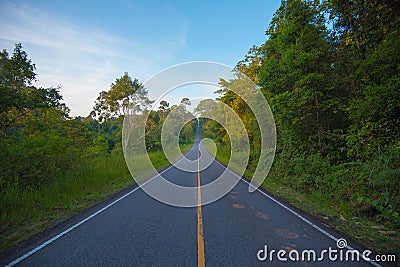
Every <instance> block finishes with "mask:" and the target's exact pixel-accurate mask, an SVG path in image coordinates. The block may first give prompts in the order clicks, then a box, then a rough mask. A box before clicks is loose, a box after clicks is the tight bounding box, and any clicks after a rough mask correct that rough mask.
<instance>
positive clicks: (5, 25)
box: [0, 2, 186, 116]
mask: <svg viewBox="0 0 400 267" xmlns="http://www.w3.org/2000/svg"><path fill="white" fill-rule="evenodd" d="M56 15H57V14H55V15H53V14H48V13H46V11H44V10H40V9H38V8H35V7H31V6H29V5H20V6H17V5H15V4H13V3H7V2H6V3H2V7H1V9H0V45H1V48H7V50H9V52H11V50H12V49H13V45H14V44H15V43H16V42H21V43H22V45H23V46H24V49H25V50H26V51H27V52H28V54H29V57H30V58H31V59H32V61H33V62H34V63H36V66H37V73H38V82H37V83H36V85H37V86H43V87H50V86H57V85H62V89H61V94H62V95H63V96H64V100H65V102H66V104H67V105H68V106H69V107H70V108H71V109H72V112H71V115H73V116H76V115H83V116H86V115H88V114H89V112H90V110H91V107H92V106H93V102H94V100H95V99H96V97H97V95H98V93H99V92H100V91H102V90H107V89H108V87H109V84H110V83H111V82H113V81H114V80H115V78H117V77H120V76H121V75H122V74H123V72H125V71H128V72H129V74H130V75H131V76H132V77H133V78H138V79H139V80H140V81H142V82H144V80H146V79H147V78H148V77H150V76H151V75H152V74H154V73H155V72H157V71H160V70H161V69H162V67H165V66H166V64H168V62H169V61H171V60H173V56H174V54H173V53H174V51H176V50H177V49H181V48H183V47H184V46H185V45H186V41H185V34H186V33H185V31H183V32H182V31H181V32H178V33H177V34H176V38H175V41H170V40H169V41H168V42H166V43H164V44H163V43H162V42H160V43H151V44H149V43H145V42H141V41H140V40H133V39H128V38H127V37H125V36H118V35H116V34H111V33H108V32H104V31H102V30H101V29H99V28H96V27H90V26H87V25H85V26H82V25H76V24H74V23H71V22H69V21H66V20H65V19H63V17H62V16H57V17H56ZM165 47H168V49H165Z"/></svg>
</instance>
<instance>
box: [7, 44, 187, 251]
mask: <svg viewBox="0 0 400 267" xmlns="http://www.w3.org/2000/svg"><path fill="white" fill-rule="evenodd" d="M35 79H36V66H35V64H33V63H32V62H31V60H30V59H29V58H28V55H27V53H26V52H25V51H24V50H23V49H22V45H21V44H19V43H18V44H16V45H15V49H14V51H13V53H12V55H11V56H10V55H9V54H8V52H7V51H6V50H5V49H3V51H2V52H1V54H0V192H1V196H0V211H1V213H0V214H1V217H0V225H1V226H0V232H2V236H1V239H0V243H1V244H0V249H3V248H4V247H7V246H9V245H10V244H13V243H15V242H16V241H18V240H20V239H23V238H24V237H26V236H29V235H32V234H34V233H35V232H37V231H40V230H42V229H44V228H46V226H49V225H51V224H52V223H53V221H54V220H57V219H59V218H60V217H64V216H65V217H66V216H68V215H70V214H71V212H76V211H78V210H81V209H83V208H85V207H87V206H88V205H92V204H93V203H95V202H96V201H99V200H100V199H102V198H104V197H106V196H108V195H109V194H111V193H113V192H116V191H117V190H120V189H122V188H124V187H127V186H128V185H131V184H132V183H133V182H134V181H133V179H132V177H131V176H130V174H129V171H128V169H127V167H126V163H125V160H124V156H123V153H122V145H121V138H122V121H123V115H124V114H126V113H129V114H133V113H140V112H143V111H145V110H149V109H150V107H151V104H152V103H153V101H151V100H150V99H149V98H148V96H147V90H146V89H145V88H144V87H143V86H142V84H141V83H140V82H139V81H138V80H137V79H132V78H131V77H130V76H129V75H128V73H125V74H124V75H122V76H121V78H117V79H116V80H115V82H113V83H111V85H110V88H109V90H107V91H101V92H100V94H99V97H98V98H97V100H96V101H95V104H94V107H93V111H92V112H91V113H90V115H89V116H87V117H75V118H71V117H70V115H69V112H70V109H69V108H68V107H67V106H66V105H65V104H64V103H63V102H62V100H63V98H62V96H61V94H60V89H61V88H59V87H57V88H36V87H34V86H33V85H32V84H33V82H34V81H35ZM182 101H183V103H186V102H187V101H185V99H183V100H182ZM189 104H190V103H189ZM178 107H179V108H182V109H186V106H185V105H180V106H172V107H170V106H169V103H167V102H166V101H161V103H160V107H159V109H158V110H151V111H150V116H149V118H148V121H147V125H146V136H145V137H146V145H147V149H148V151H149V152H150V154H149V155H150V158H151V160H152V161H153V163H154V165H155V167H156V168H160V167H163V166H166V165H168V161H167V160H166V158H165V156H164V154H163V152H162V151H161V143H160V136H161V129H162V123H163V121H164V120H165V119H166V117H167V115H168V114H169V112H171V110H172V109H174V108H178ZM194 125H195V124H194V122H192V123H188V124H187V125H186V126H185V127H184V128H183V129H182V131H181V133H180V143H181V144H182V145H183V147H185V148H186V149H187V148H188V146H189V144H190V143H191V142H193V139H194Z"/></svg>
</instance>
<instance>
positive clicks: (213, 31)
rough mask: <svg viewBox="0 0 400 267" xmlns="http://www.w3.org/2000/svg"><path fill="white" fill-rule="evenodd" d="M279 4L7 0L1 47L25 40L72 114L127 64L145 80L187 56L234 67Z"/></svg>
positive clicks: (44, 83) (40, 76)
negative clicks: (57, 88) (59, 88)
mask: <svg viewBox="0 0 400 267" xmlns="http://www.w3.org/2000/svg"><path fill="white" fill-rule="evenodd" d="M279 5H280V0H253V1H239V0H232V1H222V0H221V1H216V0H214V1H209V0H204V1H183V0H182V1H180V0H171V1H156V0H141V1H130V0H116V1H93V0H89V1H74V0H71V1H54V0H36V1H33V0H15V1H6V0H0V49H6V50H7V51H8V52H9V54H12V50H13V49H14V45H15V43H17V42H20V43H21V44H22V46H23V49H24V50H25V51H26V52H27V53H28V56H29V58H30V59H31V60H32V62H33V63H35V64H36V68H37V69H36V73H37V81H36V82H35V84H34V85H35V86H37V87H45V88H48V87H56V86H59V85H60V86H61V90H60V93H61V95H62V96H63V98H64V102H65V103H66V104H67V106H68V107H69V108H71V115H72V116H87V115H88V114H89V113H90V111H91V110H92V107H93V105H94V101H95V100H96V98H97V96H98V94H99V92H100V91H106V90H108V89H109V88H110V84H111V83H112V82H114V81H115V79H116V78H119V77H121V76H122V75H123V74H124V72H128V73H129V75H130V76H131V77H132V78H137V79H138V80H139V81H140V82H142V83H144V82H146V80H148V79H149V78H150V77H151V76H153V75H154V74H156V73H158V72H160V71H162V70H163V69H165V68H167V67H170V66H173V65H176V64H181V63H184V62H191V61H211V62H217V63H221V64H225V65H228V66H232V67H234V66H235V65H236V63H237V62H238V61H240V60H242V59H243V58H244V56H245V55H246V54H247V52H248V50H249V49H250V48H251V47H252V46H253V45H260V44H262V43H264V42H265V40H266V38H267V37H266V36H265V31H266V29H267V28H268V25H269V22H270V21H271V18H272V16H273V14H274V13H275V11H276V10H277V9H278V7H279ZM188 90H189V89H188ZM191 90H194V89H193V88H192V89H191ZM149 96H150V97H151V96H152V92H149ZM170 101H172V102H173V101H174V99H173V98H171V99H170ZM172 104H173V103H172Z"/></svg>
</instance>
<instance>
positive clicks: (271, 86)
mask: <svg viewBox="0 0 400 267" xmlns="http://www.w3.org/2000/svg"><path fill="white" fill-rule="evenodd" d="M399 12H400V6H399V2H398V1H390V0H385V1H377V0H376V1H375V0H373V1H338V0H330V1H322V2H320V1H298V0H288V1H282V4H281V6H280V8H279V9H278V10H277V11H276V13H275V14H274V16H273V19H272V21H271V23H270V25H269V28H268V29H267V31H266V35H267V37H268V38H267V40H266V41H265V43H263V44H261V45H260V46H254V47H252V48H251V49H250V50H249V53H248V54H247V55H246V57H245V58H244V59H243V60H242V61H240V62H239V63H238V64H237V66H236V70H237V71H240V72H242V73H244V74H246V75H247V76H248V77H250V78H251V79H252V80H253V81H254V82H255V83H257V85H258V86H259V88H260V90H261V91H262V93H263V94H264V95H265V97H266V98H267V100H268V101H269V104H270V106H271V109H272V111H273V114H274V117H275V122H276V126H277V133H278V142H277V154H276V158H275V162H274V165H273V168H272V170H271V173H270V176H269V178H268V179H267V181H266V182H265V185H266V186H267V187H268V186H272V184H276V185H277V187H280V188H282V186H284V187H286V188H290V189H291V190H294V192H297V193H295V194H297V196H301V195H306V196H310V198H312V199H314V202H315V203H316V205H325V206H327V209H328V211H326V212H327V213H328V214H334V215H337V217H338V218H340V220H339V221H340V222H342V223H343V222H345V223H348V224H352V225H353V226H354V225H357V224H359V221H360V218H364V219H366V220H367V221H369V222H371V223H373V224H376V223H378V224H379V225H380V226H378V227H377V226H375V228H374V229H380V230H381V231H380V234H382V235H383V237H381V238H382V239H381V240H380V241H379V242H387V241H388V239H391V240H395V239H396V237H395V236H390V235H396V232H393V231H392V230H396V229H398V228H399V226H400V224H399V222H400V220H399V212H400V179H399V177H400V51H399V48H400V32H399V30H400V27H399V26H400V16H399ZM235 82H237V81H236V80H232V81H221V86H222V87H223V89H222V90H221V91H220V93H222V96H221V97H220V101H222V102H224V103H226V104H228V105H230V106H231V107H232V108H233V109H234V110H235V111H236V112H237V113H238V114H239V116H240V117H241V118H242V120H243V121H244V123H245V125H246V127H247V129H248V132H249V137H250V140H251V143H252V147H251V158H250V165H249V167H248V169H250V170H251V169H254V167H255V166H256V165H257V159H258V158H257V156H258V154H259V147H260V141H259V139H257V135H258V134H257V131H259V130H258V128H257V123H256V121H255V119H254V116H253V115H252V113H251V111H250V110H249V108H248V107H247V106H246V105H245V103H244V102H243V101H242V100H241V99H240V98H239V97H238V96H237V95H235V94H234V93H232V92H230V91H227V90H225V89H226V88H229V87H230V86H232V85H233V84H234V83H235ZM203 128H204V129H205V132H206V134H209V135H210V136H212V137H214V138H216V140H219V142H220V143H221V144H224V138H223V134H224V132H223V131H222V130H218V128H220V126H219V125H218V124H216V123H215V122H213V121H209V122H207V123H206V124H205V126H204V127H203ZM218 133H219V134H218ZM216 135H217V136H216ZM225 143H226V142H225ZM222 147H223V146H222ZM297 198H298V197H297ZM329 210H334V212H331V211H329ZM351 218H352V219H351ZM383 229H386V230H389V231H384V230H383ZM363 231H364V232H365V234H366V233H367V230H365V229H364V230H363ZM355 234H359V232H355V233H352V235H353V236H354V235H355ZM397 234H398V233H397ZM361 236H362V234H361ZM358 238H360V235H359V236H358ZM361 238H365V239H364V242H367V243H371V241H370V240H371V238H373V237H365V236H364V237H361ZM368 238H369V239H368ZM375 241H376V240H375ZM388 246H389V247H390V246H391V245H388ZM395 246H396V247H393V246H392V247H390V248H387V247H386V248H385V249H391V250H397V251H399V250H400V248H399V245H398V243H397V245H395ZM381 248H382V247H381Z"/></svg>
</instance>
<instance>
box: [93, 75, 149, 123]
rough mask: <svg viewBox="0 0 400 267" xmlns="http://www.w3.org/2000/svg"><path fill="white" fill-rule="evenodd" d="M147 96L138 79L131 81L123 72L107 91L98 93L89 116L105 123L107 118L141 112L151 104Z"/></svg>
mask: <svg viewBox="0 0 400 267" xmlns="http://www.w3.org/2000/svg"><path fill="white" fill-rule="evenodd" d="M147 94H148V92H147V90H146V89H145V88H144V87H143V85H142V84H141V83H139V81H138V79H134V80H132V78H131V77H130V76H129V74H128V73H127V72H125V74H124V75H123V76H122V77H121V78H117V79H116V80H115V82H114V83H111V85H110V89H109V90H108V91H102V92H100V94H99V97H98V98H97V100H96V102H95V106H94V107H93V111H92V113H91V114H92V115H94V116H96V117H98V119H99V121H107V120H108V119H109V118H119V117H120V116H122V115H132V114H135V113H140V112H143V111H145V110H147V109H148V108H149V107H150V104H151V103H153V101H151V100H150V99H149V98H148V96H147Z"/></svg>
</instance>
